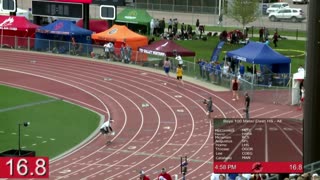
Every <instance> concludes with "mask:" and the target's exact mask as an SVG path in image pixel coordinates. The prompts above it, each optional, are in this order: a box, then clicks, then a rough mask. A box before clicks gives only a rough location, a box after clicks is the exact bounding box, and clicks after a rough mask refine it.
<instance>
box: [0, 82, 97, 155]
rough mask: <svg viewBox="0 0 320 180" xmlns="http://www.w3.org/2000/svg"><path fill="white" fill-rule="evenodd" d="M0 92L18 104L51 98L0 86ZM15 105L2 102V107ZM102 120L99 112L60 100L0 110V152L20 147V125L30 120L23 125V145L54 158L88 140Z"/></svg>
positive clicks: (38, 153) (9, 100)
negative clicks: (27, 123)
mask: <svg viewBox="0 0 320 180" xmlns="http://www.w3.org/2000/svg"><path fill="white" fill-rule="evenodd" d="M3 89H5V90H4V91H3ZM8 89H10V91H8ZM0 93H1V96H0V98H1V99H3V98H5V99H7V101H6V102H11V101H13V102H16V103H15V104H17V105H21V104H25V103H32V102H35V101H37V100H42V99H50V98H49V97H46V96H43V95H39V94H35V93H31V92H28V91H23V90H20V89H14V88H4V87H1V88H0ZM9 95H10V98H8V97H9ZM24 95H25V96H24ZM24 97H26V98H28V100H30V101H29V102H28V101H27V100H26V99H25V98H24ZM19 100H21V101H20V102H19ZM2 103H3V102H2ZM15 104H13V103H8V105H6V104H5V103H3V107H9V106H10V107H12V105H15ZM99 120H100V116H99V115H98V114H96V113H94V112H92V111H89V110H87V109H84V108H81V107H79V106H77V105H74V104H70V103H66V102H64V101H61V100H57V101H53V102H50V103H47V104H41V105H34V106H31V107H25V108H20V109H15V110H11V111H5V112H0V123H1V126H0V142H1V146H0V151H1V152H3V151H5V150H9V149H17V148H18V124H19V123H23V122H25V121H29V122H30V126H28V127H24V126H23V125H22V126H21V147H25V149H27V150H34V151H36V155H37V156H48V157H50V158H53V157H55V156H57V155H59V154H61V153H63V152H65V151H67V150H68V149H70V148H72V147H74V146H75V145H77V144H79V143H80V142H81V141H83V140H85V139H86V138H87V137H88V136H89V135H90V134H91V133H92V132H93V131H94V130H95V129H96V128H97V127H98V124H99Z"/></svg>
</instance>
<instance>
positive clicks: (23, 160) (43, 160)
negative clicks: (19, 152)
mask: <svg viewBox="0 0 320 180" xmlns="http://www.w3.org/2000/svg"><path fill="white" fill-rule="evenodd" d="M0 178H49V158H48V157H0Z"/></svg>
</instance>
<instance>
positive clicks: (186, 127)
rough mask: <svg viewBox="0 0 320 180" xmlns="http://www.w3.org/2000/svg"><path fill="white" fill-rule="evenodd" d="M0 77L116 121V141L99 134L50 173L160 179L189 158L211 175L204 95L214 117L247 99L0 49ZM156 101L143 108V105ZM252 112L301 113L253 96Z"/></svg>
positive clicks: (191, 172)
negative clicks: (142, 172) (140, 175)
mask: <svg viewBox="0 0 320 180" xmlns="http://www.w3.org/2000/svg"><path fill="white" fill-rule="evenodd" d="M0 64H1V65H0V83H1V84H8V85H11V86H17V87H20V88H25V89H30V90H32V91H36V92H41V93H43V94H48V95H51V96H56V97H59V98H63V99H66V100H68V101H71V102H74V103H76V104H79V105H81V106H85V107H88V108H90V109H92V110H94V111H97V112H99V113H101V114H103V115H105V116H106V118H108V117H109V114H111V115H112V117H113V119H115V123H114V124H113V128H114V129H115V131H116V132H117V134H116V136H113V137H112V140H113V143H112V144H111V145H109V146H106V145H105V142H106V140H105V138H104V137H102V136H100V135H99V134H98V132H97V136H95V137H94V138H92V139H91V140H90V141H89V142H87V143H85V144H84V145H83V146H81V147H80V148H78V149H77V150H76V151H74V152H72V153H69V154H67V155H66V156H64V157H62V158H59V159H55V160H53V161H52V162H51V164H50V172H51V174H50V179H119V180H124V179H137V178H138V172H139V170H141V169H143V170H145V171H146V173H147V175H149V177H151V179H155V178H156V177H157V175H158V174H159V172H160V169H161V168H162V167H165V168H166V169H167V170H168V172H169V173H170V174H171V175H174V174H179V179H181V178H180V177H181V176H180V173H179V171H180V166H179V163H180V157H181V156H188V159H189V166H188V174H187V177H188V179H196V180H199V179H209V177H210V175H211V172H212V162H213V155H214V154H213V137H212V135H213V128H212V126H211V125H210V123H208V122H207V121H206V120H205V117H206V116H205V106H204V105H203V104H202V101H203V99H204V98H207V97H209V96H212V97H213V102H214V109H215V112H214V116H215V117H219V118H221V117H229V118H232V117H242V116H243V112H242V107H243V102H242V101H241V102H232V101H231V93H230V92H215V91H214V90H212V89H208V88H205V87H201V86H199V85H195V84H192V83H189V82H187V83H185V87H184V88H179V87H176V85H175V80H174V78H172V79H170V80H169V83H167V84H166V85H164V84H163V83H164V82H165V80H166V77H165V76H164V75H163V74H159V73H156V72H151V71H147V70H144V69H141V68H139V69H137V68H133V66H122V64H114V63H101V62H95V61H87V60H83V59H81V58H72V57H63V56H53V55H50V54H40V53H29V52H23V51H20V52H17V51H11V50H1V51H0ZM146 103H147V104H149V106H148V107H142V104H146ZM251 107H252V108H251V113H250V115H251V117H252V118H255V117H282V118H298V119H299V118H302V113H301V112H299V111H296V110H295V108H294V107H290V106H283V105H273V104H262V103H259V102H253V103H252V105H251Z"/></svg>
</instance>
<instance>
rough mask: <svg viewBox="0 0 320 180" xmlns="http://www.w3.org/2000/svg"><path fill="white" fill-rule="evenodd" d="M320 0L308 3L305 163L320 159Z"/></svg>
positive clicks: (304, 124)
mask: <svg viewBox="0 0 320 180" xmlns="http://www.w3.org/2000/svg"><path fill="white" fill-rule="evenodd" d="M319 6H320V1H310V4H309V5H308V8H309V10H308V13H309V17H308V24H307V25H308V41H307V61H306V64H307V66H306V78H305V83H304V87H305V94H306V97H305V104H304V107H303V109H304V113H303V148H304V151H303V152H304V154H303V158H304V165H307V164H310V163H313V162H317V161H319V160H320V153H319V152H320V144H319V138H320V133H319V126H320V121H319V118H320V111H319V108H318V107H319V106H320V96H319V91H320V83H319V78H318V77H319V75H320V71H319V66H320V62H319V61H318V60H319V56H320V44H319V42H320V34H319V31H320V11H319V10H318V7H319Z"/></svg>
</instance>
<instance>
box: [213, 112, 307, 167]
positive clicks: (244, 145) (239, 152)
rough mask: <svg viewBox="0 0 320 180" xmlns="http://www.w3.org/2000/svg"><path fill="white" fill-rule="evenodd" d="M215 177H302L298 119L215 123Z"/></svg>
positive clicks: (216, 121)
mask: <svg viewBox="0 0 320 180" xmlns="http://www.w3.org/2000/svg"><path fill="white" fill-rule="evenodd" d="M213 122H214V125H213V126H214V133H213V136H214V137H213V139H214V147H213V152H214V162H213V172H214V173H303V163H302V162H303V142H302V139H303V136H302V134H303V128H302V121H301V120H297V119H271V118H269V119H268V118H264V119H262V118H257V119H233V118H226V119H214V121H213Z"/></svg>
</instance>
